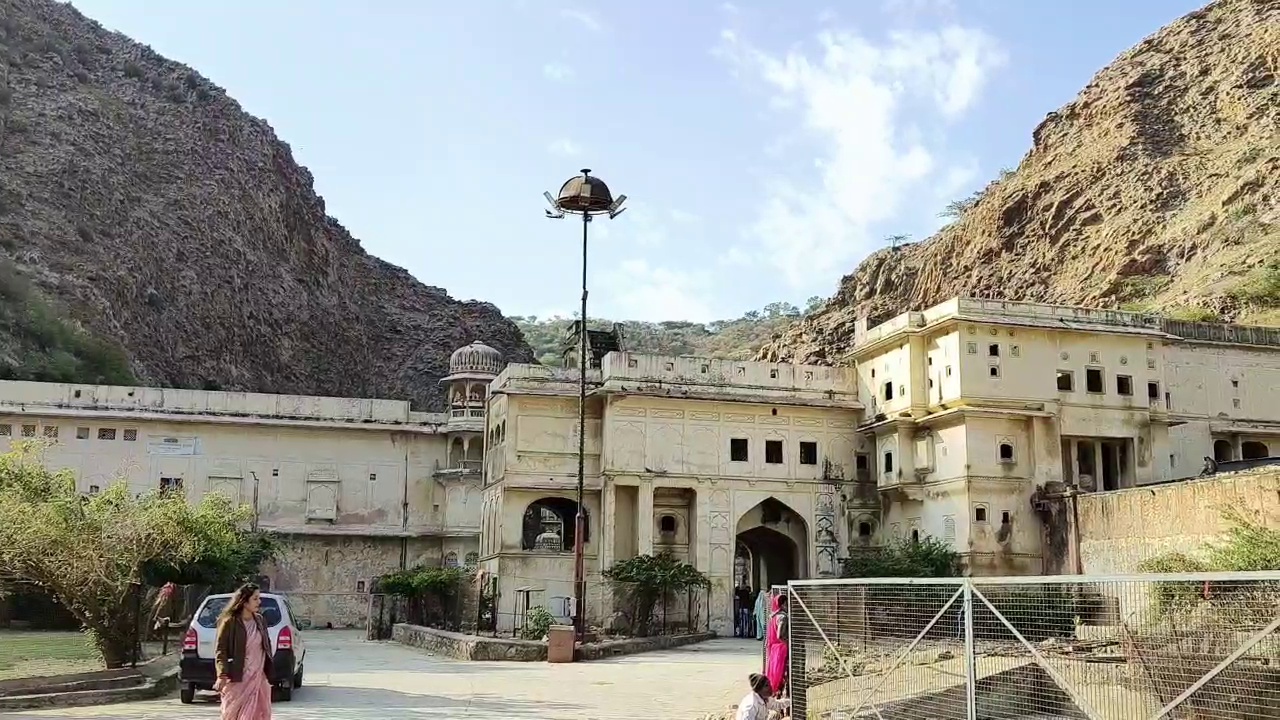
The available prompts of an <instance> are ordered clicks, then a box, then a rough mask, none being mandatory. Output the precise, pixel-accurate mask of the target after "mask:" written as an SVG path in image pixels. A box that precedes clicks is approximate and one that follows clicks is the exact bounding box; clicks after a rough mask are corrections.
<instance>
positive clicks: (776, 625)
mask: <svg viewBox="0 0 1280 720" xmlns="http://www.w3.org/2000/svg"><path fill="white" fill-rule="evenodd" d="M770 610H772V611H773V612H772V615H771V616H770V618H769V629H768V630H766V631H765V636H764V643H765V660H764V675H765V677H767V678H769V685H770V686H771V687H773V688H775V690H774V695H777V696H780V695H781V694H782V688H783V683H784V682H785V681H786V678H787V657H788V653H787V650H788V645H787V598H786V597H785V596H783V595H777V596H775V597H774V598H773V601H772V603H771V604H770Z"/></svg>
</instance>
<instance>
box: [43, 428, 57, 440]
mask: <svg viewBox="0 0 1280 720" xmlns="http://www.w3.org/2000/svg"><path fill="white" fill-rule="evenodd" d="M44 436H45V437H47V438H49V439H50V440H57V439H58V426H57V425H45V426H44Z"/></svg>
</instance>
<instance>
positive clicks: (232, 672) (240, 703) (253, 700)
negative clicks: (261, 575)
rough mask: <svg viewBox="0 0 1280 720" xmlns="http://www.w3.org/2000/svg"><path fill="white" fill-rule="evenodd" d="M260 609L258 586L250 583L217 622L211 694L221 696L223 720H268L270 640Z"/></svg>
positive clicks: (235, 596) (234, 597)
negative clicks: (215, 673)
mask: <svg viewBox="0 0 1280 720" xmlns="http://www.w3.org/2000/svg"><path fill="white" fill-rule="evenodd" d="M261 605H262V595H261V594H260V593H259V592H258V586H257V585H254V584H252V583H250V584H248V585H244V586H242V587H241V588H240V589H239V590H236V592H235V595H233V596H232V597H231V602H229V603H227V607H226V609H225V610H223V611H222V615H221V616H220V617H219V618H218V636H217V637H218V639H217V650H216V651H215V653H214V657H215V660H216V662H217V667H218V681H217V682H216V683H214V686H213V690H214V692H216V693H218V694H220V695H221V696H222V720H271V683H270V681H269V680H268V679H267V678H269V677H271V638H270V637H269V636H268V635H267V622H266V620H264V619H263V618H262V615H261V614H260V613H259V612H258V608H259V607H261Z"/></svg>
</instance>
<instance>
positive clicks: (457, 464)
mask: <svg viewBox="0 0 1280 720" xmlns="http://www.w3.org/2000/svg"><path fill="white" fill-rule="evenodd" d="M447 465H448V467H446V466H445V465H441V464H440V461H439V460H437V461H436V468H435V473H434V474H436V475H459V476H462V475H479V474H480V473H482V472H484V461H483V460H454V461H452V462H450V463H447Z"/></svg>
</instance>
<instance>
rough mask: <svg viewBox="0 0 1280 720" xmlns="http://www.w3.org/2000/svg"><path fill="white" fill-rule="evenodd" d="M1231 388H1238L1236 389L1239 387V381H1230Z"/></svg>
mask: <svg viewBox="0 0 1280 720" xmlns="http://www.w3.org/2000/svg"><path fill="white" fill-rule="evenodd" d="M1231 387H1233V388H1238V387H1240V381H1239V380H1232V381H1231Z"/></svg>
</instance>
